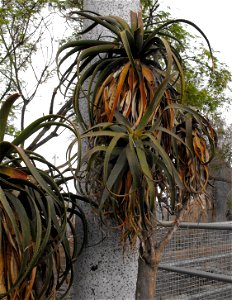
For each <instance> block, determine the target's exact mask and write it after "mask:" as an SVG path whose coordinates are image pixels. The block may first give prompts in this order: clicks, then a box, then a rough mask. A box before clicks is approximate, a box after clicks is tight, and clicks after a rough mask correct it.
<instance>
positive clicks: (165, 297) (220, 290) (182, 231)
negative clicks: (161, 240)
mask: <svg viewBox="0 0 232 300" xmlns="http://www.w3.org/2000/svg"><path fill="white" fill-rule="evenodd" d="M163 225H165V226H171V223H170V222H165V223H164V224H163ZM165 230H166V229H163V228H162V229H160V233H159V234H160V236H162V235H163V234H164V232H165ZM156 299H157V300H171V299H173V300H174V299H178V300H181V299H185V300H187V299H188V300H191V299H202V300H207V299H209V300H213V299H223V300H227V299H228V300H231V299H232V222H225V223H224V222H223V223H201V224H196V223H183V224H181V226H180V228H179V229H178V231H177V232H176V233H175V235H174V237H173V239H172V240H171V241H170V243H169V245H168V246H167V248H166V250H165V252H164V254H163V257H162V262H161V264H160V268H159V272H158V281H157V289H156Z"/></svg>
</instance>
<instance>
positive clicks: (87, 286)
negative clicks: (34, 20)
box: [71, 0, 140, 300]
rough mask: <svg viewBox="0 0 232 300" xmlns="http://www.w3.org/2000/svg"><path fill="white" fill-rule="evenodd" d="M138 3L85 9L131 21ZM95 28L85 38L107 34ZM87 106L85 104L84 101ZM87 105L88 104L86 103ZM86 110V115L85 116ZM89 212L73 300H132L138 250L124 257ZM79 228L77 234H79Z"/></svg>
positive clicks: (96, 0)
mask: <svg viewBox="0 0 232 300" xmlns="http://www.w3.org/2000/svg"><path fill="white" fill-rule="evenodd" d="M139 9H140V1H139V0H133V1H131V0H85V1H84V10H90V11H95V12H96V13H99V14H101V15H116V16H120V17H122V18H125V19H126V20H127V21H129V18H130V10H133V11H136V12H137V11H139ZM102 31H103V28H102V27H98V26H97V27H96V28H94V30H93V31H92V32H91V33H90V34H86V35H85V39H98V38H99V36H102V35H103V36H104V35H108V34H107V32H105V31H104V32H102ZM83 103H84V101H83ZM86 103H87V102H86ZM81 109H82V115H86V117H84V118H85V120H87V118H88V114H87V112H88V109H87V107H85V106H84V105H83V107H81ZM85 111H86V113H85ZM83 209H84V210H85V211H86V212H87V216H86V217H87V220H88V227H89V239H88V245H87V247H86V248H85V249H84V251H83V253H82V255H81V256H80V257H79V258H78V260H77V262H76V265H75V278H74V284H73V289H72V292H71V293H72V295H71V296H72V299H73V300H74V299H78V300H87V299H88V300H92V299H96V300H98V299H114V300H121V299H133V298H134V295H135V288H136V276H137V268H138V266H137V264H138V260H137V256H138V253H137V252H136V251H134V252H129V250H130V249H128V251H126V252H125V253H124V254H123V249H122V245H120V232H119V230H113V229H112V230H109V229H108V228H106V227H101V226H100V225H99V222H98V219H97V217H96V216H95V215H94V214H93V213H92V212H91V208H90V207H86V209H85V208H83ZM79 231H80V229H79V227H78V226H77V232H78V234H79Z"/></svg>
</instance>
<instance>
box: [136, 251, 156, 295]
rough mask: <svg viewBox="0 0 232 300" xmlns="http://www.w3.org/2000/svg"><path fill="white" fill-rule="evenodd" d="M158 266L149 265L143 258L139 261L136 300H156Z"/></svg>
mask: <svg viewBox="0 0 232 300" xmlns="http://www.w3.org/2000/svg"><path fill="white" fill-rule="evenodd" d="M157 272H158V264H157V265H155V266H154V265H153V266H151V265H149V264H148V263H147V262H146V261H145V260H144V259H143V258H142V257H139V260H138V277H137V285H136V300H150V299H152V300H154V299H155V290H156V279H157Z"/></svg>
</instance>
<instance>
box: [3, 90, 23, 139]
mask: <svg viewBox="0 0 232 300" xmlns="http://www.w3.org/2000/svg"><path fill="white" fill-rule="evenodd" d="M19 97H20V94H18V93H15V94H13V95H11V96H9V97H8V98H7V99H6V101H5V102H3V104H2V106H1V109H0V120H1V126H0V142H2V141H3V139H4V135H5V133H6V127H7V121H8V117H9V113H10V110H11V108H12V105H13V104H14V102H15V101H16V100H17V99H18V98H19Z"/></svg>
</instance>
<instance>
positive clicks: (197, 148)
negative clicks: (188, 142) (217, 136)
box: [193, 133, 206, 163]
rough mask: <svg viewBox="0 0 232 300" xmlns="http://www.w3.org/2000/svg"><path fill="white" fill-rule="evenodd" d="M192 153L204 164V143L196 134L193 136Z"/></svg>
mask: <svg viewBox="0 0 232 300" xmlns="http://www.w3.org/2000/svg"><path fill="white" fill-rule="evenodd" d="M193 148H194V152H195V154H196V155H197V157H198V158H199V160H200V161H201V162H202V163H205V162H206V157H205V149H206V143H205V141H204V139H203V138H200V137H199V136H198V135H197V134H196V133H195V134H194V136H193Z"/></svg>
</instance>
